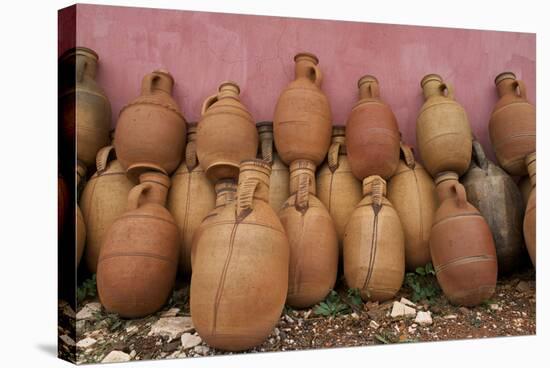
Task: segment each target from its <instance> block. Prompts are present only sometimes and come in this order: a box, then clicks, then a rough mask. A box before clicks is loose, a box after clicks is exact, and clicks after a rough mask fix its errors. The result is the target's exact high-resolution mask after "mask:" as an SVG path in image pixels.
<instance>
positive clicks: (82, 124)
mask: <svg viewBox="0 0 550 368" xmlns="http://www.w3.org/2000/svg"><path fill="white" fill-rule="evenodd" d="M98 60H99V57H98V55H97V53H96V52H95V51H94V50H92V49H89V48H86V47H76V48H73V49H70V50H68V51H67V52H66V53H65V54H63V56H62V57H61V60H60V61H59V62H60V70H59V74H60V86H59V89H60V95H59V116H60V119H61V121H60V125H61V132H62V138H63V144H64V146H65V147H66V149H68V147H73V149H74V141H75V132H76V141H77V145H76V156H77V159H78V161H80V162H81V163H82V165H84V166H86V167H89V166H92V165H93V164H94V163H95V156H96V154H97V151H99V149H100V148H101V147H104V146H106V145H108V144H109V129H110V128H111V104H110V103H109V99H108V98H107V95H106V94H105V91H104V90H103V88H101V86H100V85H99V84H97V82H96V80H95V78H96V71H97V64H98ZM75 124H76V129H75ZM69 152H70V150H69ZM73 152H74V151H73ZM73 154H74V153H73Z"/></svg>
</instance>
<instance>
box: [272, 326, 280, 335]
mask: <svg viewBox="0 0 550 368" xmlns="http://www.w3.org/2000/svg"><path fill="white" fill-rule="evenodd" d="M273 333H274V334H275V336H279V335H280V334H281V331H279V329H278V328H277V327H275V328H274V329H273Z"/></svg>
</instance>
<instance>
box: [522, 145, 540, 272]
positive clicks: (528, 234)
mask: <svg viewBox="0 0 550 368" xmlns="http://www.w3.org/2000/svg"><path fill="white" fill-rule="evenodd" d="M525 163H526V166H527V171H528V172H529V177H530V179H531V185H532V189H531V193H530V194H529V200H528V201H527V207H526V208H525V218H524V219H523V236H524V237H525V245H526V246H527V251H528V252H529V257H531V262H532V263H533V266H535V268H536V267H537V170H536V169H537V168H536V166H537V160H536V153H535V152H533V153H531V154H529V155H527V157H526V158H525Z"/></svg>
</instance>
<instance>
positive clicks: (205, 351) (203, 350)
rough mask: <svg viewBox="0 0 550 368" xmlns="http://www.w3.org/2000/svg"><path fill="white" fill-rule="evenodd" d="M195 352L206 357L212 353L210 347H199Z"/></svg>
mask: <svg viewBox="0 0 550 368" xmlns="http://www.w3.org/2000/svg"><path fill="white" fill-rule="evenodd" d="M194 350H195V353H197V354H200V355H206V354H208V352H209V351H210V348H209V347H208V346H204V345H199V346H195V349H194Z"/></svg>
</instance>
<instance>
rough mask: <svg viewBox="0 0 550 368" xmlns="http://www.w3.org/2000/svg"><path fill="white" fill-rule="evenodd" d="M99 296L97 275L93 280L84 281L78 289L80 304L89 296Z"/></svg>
mask: <svg viewBox="0 0 550 368" xmlns="http://www.w3.org/2000/svg"><path fill="white" fill-rule="evenodd" d="M96 294H97V285H96V279H95V273H94V274H93V275H92V277H91V278H89V279H86V280H84V282H83V283H82V285H80V286H79V287H78V288H77V289H76V298H77V300H78V302H79V303H81V302H82V301H83V300H84V299H86V298H87V297H89V296H96Z"/></svg>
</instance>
